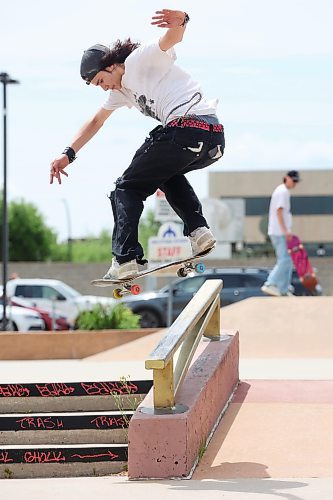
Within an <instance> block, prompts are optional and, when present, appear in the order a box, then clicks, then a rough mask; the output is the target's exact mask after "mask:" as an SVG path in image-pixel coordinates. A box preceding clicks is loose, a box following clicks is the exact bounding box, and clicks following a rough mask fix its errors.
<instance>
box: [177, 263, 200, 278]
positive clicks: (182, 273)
mask: <svg viewBox="0 0 333 500" xmlns="http://www.w3.org/2000/svg"><path fill="white" fill-rule="evenodd" d="M205 270H206V266H205V264H203V263H202V262H199V264H195V265H193V262H185V264H184V265H183V266H182V267H180V268H179V269H178V271H177V276H178V277H179V278H186V276H187V275H188V274H190V273H192V272H193V271H195V272H197V273H199V274H200V273H204V272H205Z"/></svg>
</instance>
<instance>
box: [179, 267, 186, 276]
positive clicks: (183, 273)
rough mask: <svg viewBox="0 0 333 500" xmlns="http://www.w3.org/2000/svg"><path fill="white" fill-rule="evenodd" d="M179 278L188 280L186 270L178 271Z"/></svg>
mask: <svg viewBox="0 0 333 500" xmlns="http://www.w3.org/2000/svg"><path fill="white" fill-rule="evenodd" d="M177 276H179V278H186V276H187V271H186V269H184V268H183V267H181V268H180V269H178V271H177Z"/></svg>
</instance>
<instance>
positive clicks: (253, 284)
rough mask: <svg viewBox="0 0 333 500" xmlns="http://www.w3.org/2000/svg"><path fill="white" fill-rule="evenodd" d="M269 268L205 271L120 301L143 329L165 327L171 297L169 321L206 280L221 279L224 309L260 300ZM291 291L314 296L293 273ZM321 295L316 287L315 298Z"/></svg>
mask: <svg viewBox="0 0 333 500" xmlns="http://www.w3.org/2000/svg"><path fill="white" fill-rule="evenodd" d="M268 273H269V269H266V268H251V269H250V268H227V269H207V270H206V271H205V273H204V274H196V275H193V276H188V277H187V278H181V279H179V280H177V281H175V282H173V283H172V284H169V285H166V286H164V287H163V288H161V290H159V291H157V292H148V293H142V294H140V295H135V296H134V295H131V296H127V297H125V298H124V299H123V301H124V303H125V304H126V305H127V306H128V307H130V308H131V309H132V311H133V312H135V313H137V314H139V315H140V316H141V320H140V325H141V327H142V328H154V327H164V326H167V323H168V307H169V306H168V299H169V293H170V290H171V294H172V315H171V317H172V321H174V320H175V319H176V318H177V316H178V315H179V314H180V313H181V311H182V310H183V309H184V307H185V306H186V305H187V304H188V302H189V301H190V300H191V298H192V297H193V295H194V294H195V293H196V292H197V291H198V290H199V288H200V287H201V285H202V284H203V283H204V282H205V281H206V280H208V279H222V280H223V289H222V292H221V306H227V305H230V304H233V303H235V302H239V301H240V300H243V299H247V298H248V297H260V296H264V295H265V294H264V293H263V292H262V291H261V290H260V288H261V286H262V285H263V283H264V282H265V281H266V278H267V276H268ZM292 286H293V290H292V292H293V293H294V294H295V295H313V294H311V293H310V292H309V291H308V290H306V289H305V288H304V287H303V285H302V284H301V282H300V280H299V278H298V276H297V275H296V273H293V278H292ZM318 294H321V290H320V289H319V288H318V290H317V291H316V295H318Z"/></svg>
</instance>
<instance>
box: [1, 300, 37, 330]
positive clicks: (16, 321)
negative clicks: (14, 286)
mask: <svg viewBox="0 0 333 500" xmlns="http://www.w3.org/2000/svg"><path fill="white" fill-rule="evenodd" d="M2 318H3V305H2V304H0V321H2ZM6 318H7V321H8V325H7V330H15V331H19V332H29V331H32V330H45V323H44V321H43V319H42V318H41V316H40V315H39V314H38V312H36V311H32V310H30V309H24V308H23V307H18V306H11V305H7V306H6Z"/></svg>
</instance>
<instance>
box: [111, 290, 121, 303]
mask: <svg viewBox="0 0 333 500" xmlns="http://www.w3.org/2000/svg"><path fill="white" fill-rule="evenodd" d="M112 295H113V298H114V299H117V300H119V299H122V298H123V293H122V291H121V289H120V288H115V289H114V290H113V292H112Z"/></svg>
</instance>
